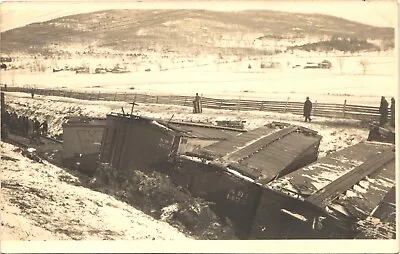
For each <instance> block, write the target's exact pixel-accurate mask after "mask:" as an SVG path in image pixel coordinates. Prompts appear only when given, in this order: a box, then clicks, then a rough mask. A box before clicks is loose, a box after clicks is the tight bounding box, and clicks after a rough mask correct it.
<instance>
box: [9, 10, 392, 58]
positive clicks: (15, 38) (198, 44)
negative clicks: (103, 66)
mask: <svg viewBox="0 0 400 254" xmlns="http://www.w3.org/2000/svg"><path fill="white" fill-rule="evenodd" d="M338 37H340V38H353V39H354V38H356V39H357V40H360V41H366V40H368V41H373V42H374V43H376V45H377V46H380V45H389V48H390V45H392V44H393V41H394V29H393V28H379V27H373V26H369V25H364V24H360V23H357V22H353V21H349V20H345V19H342V18H337V17H333V16H327V15H320V14H293V13H285V12H277V11H266V10H262V11H260V10H257V11H241V12H215V11H205V10H109V11H99V12H94V13H89V14H79V15H72V16H66V17H62V18H58V19H54V20H50V21H47V22H41V23H33V24H30V25H27V26H25V27H21V28H16V29H12V30H9V31H6V32H3V33H1V52H2V53H3V54H4V53H12V52H14V53H15V52H24V53H41V54H44V55H47V54H53V53H56V54H65V53H67V54H74V53H77V52H78V51H82V52H84V51H87V52H94V51H95V50H97V49H105V50H118V51H123V52H126V51H135V52H137V51H141V52H143V51H147V52H162V53H165V54H169V53H173V54H190V55H198V54H204V53H210V54H215V53H223V54H229V55H230V54H235V55H238V54H239V55H240V54H258V53H263V54H273V53H275V52H276V50H277V49H278V50H286V49H287V48H289V47H296V46H302V45H306V44H312V43H316V42H319V41H329V40H331V38H338ZM374 45H375V44H374ZM385 47H386V46H385ZM333 49H335V48H333ZM366 49H375V47H371V45H368V48H366ZM366 49H365V48H362V47H361V48H357V50H366ZM338 50H339V49H338Z"/></svg>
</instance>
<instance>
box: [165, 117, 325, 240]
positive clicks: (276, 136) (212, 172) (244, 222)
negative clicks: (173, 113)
mask: <svg viewBox="0 0 400 254" xmlns="http://www.w3.org/2000/svg"><path fill="white" fill-rule="evenodd" d="M321 138H322V137H321V136H320V135H318V134H317V133H316V132H315V131H312V130H310V129H306V128H303V127H299V126H292V125H289V124H284V123H275V122H274V123H271V124H267V125H264V126H262V127H260V128H258V129H255V130H252V131H249V132H247V133H243V134H241V135H238V136H234V137H231V138H229V139H227V140H225V141H221V142H218V143H214V144H212V145H209V146H207V147H204V148H201V149H197V150H194V151H189V152H186V154H185V155H181V156H179V158H178V161H177V164H176V167H175V168H174V170H173V171H172V172H171V175H172V179H173V181H175V183H176V184H177V185H180V186H183V187H186V188H188V189H189V191H190V192H191V193H192V195H194V196H199V197H202V198H205V199H206V200H209V201H211V202H214V203H215V204H216V205H215V207H214V208H215V210H216V212H217V214H218V215H219V216H221V217H224V218H227V219H229V220H231V221H232V222H233V224H234V225H235V227H236V232H237V233H238V235H239V236H240V237H241V238H248V236H249V232H250V229H251V227H252V224H253V221H254V215H255V214H256V211H257V209H258V204H259V203H260V197H261V192H262V186H263V185H265V184H267V183H268V182H270V181H273V180H275V179H277V178H279V177H281V176H283V175H285V174H288V173H290V172H292V171H295V170H296V169H298V168H301V167H302V166H305V165H307V164H309V163H311V162H314V161H315V160H316V159H317V157H318V147H319V143H320V140H321Z"/></svg>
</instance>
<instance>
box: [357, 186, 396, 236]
mask: <svg viewBox="0 0 400 254" xmlns="http://www.w3.org/2000/svg"><path fill="white" fill-rule="evenodd" d="M357 229H358V230H359V231H360V234H359V235H358V236H357V237H356V238H357V239H396V187H395V186H394V187H393V188H392V189H391V190H390V191H389V192H388V193H387V194H386V196H385V197H384V198H383V200H382V201H381V202H380V203H379V205H378V206H377V207H376V208H375V209H374V210H373V212H372V214H371V215H370V216H368V217H367V218H366V219H363V220H360V221H358V222H357Z"/></svg>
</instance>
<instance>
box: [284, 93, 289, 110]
mask: <svg viewBox="0 0 400 254" xmlns="http://www.w3.org/2000/svg"><path fill="white" fill-rule="evenodd" d="M288 103H289V97H287V100H286V104H285V109H284V110H283V113H286V110H287V107H288Z"/></svg>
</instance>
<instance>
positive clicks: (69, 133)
mask: <svg viewBox="0 0 400 254" xmlns="http://www.w3.org/2000/svg"><path fill="white" fill-rule="evenodd" d="M105 121H106V119H105V118H95V117H72V116H71V117H68V118H67V122H66V123H64V124H63V165H65V166H69V167H71V168H74V169H78V170H79V171H81V172H83V173H86V174H89V175H91V174H93V173H94V172H95V171H96V168H97V163H98V159H99V155H100V147H101V142H102V138H103V132H104V127H105V125H106V123H105Z"/></svg>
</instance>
